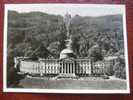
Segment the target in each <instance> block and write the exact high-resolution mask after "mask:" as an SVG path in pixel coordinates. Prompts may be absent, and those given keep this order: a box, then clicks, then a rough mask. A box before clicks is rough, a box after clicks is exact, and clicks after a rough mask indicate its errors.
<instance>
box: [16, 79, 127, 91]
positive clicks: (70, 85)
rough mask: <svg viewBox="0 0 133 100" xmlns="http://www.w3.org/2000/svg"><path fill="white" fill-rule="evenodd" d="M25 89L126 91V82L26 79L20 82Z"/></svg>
mask: <svg viewBox="0 0 133 100" xmlns="http://www.w3.org/2000/svg"><path fill="white" fill-rule="evenodd" d="M19 85H20V86H22V87H23V88H41V89H42V88H43V89H94V90H95V89H99V90H100V89H103V90H110V89H112V90H115V89H126V81H125V80H120V79H102V78H95V77H89V78H86V79H84V80H70V79H61V80H46V79H41V78H25V79H23V80H21V81H20V84H19Z"/></svg>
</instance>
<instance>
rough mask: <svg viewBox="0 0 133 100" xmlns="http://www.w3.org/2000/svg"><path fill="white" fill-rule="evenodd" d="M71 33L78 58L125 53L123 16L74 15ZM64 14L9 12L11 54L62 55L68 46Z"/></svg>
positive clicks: (48, 56) (46, 56) (44, 56)
mask: <svg viewBox="0 0 133 100" xmlns="http://www.w3.org/2000/svg"><path fill="white" fill-rule="evenodd" d="M70 34H71V35H72V39H73V44H72V45H73V50H74V52H75V53H76V54H77V56H78V57H90V56H94V57H95V56H96V57H99V58H102V57H101V56H103V55H108V54H112V55H114V54H120V53H123V35H122V34H123V30H122V16H121V15H108V16H100V17H88V16H84V17H83V16H79V15H76V16H74V17H73V18H72V21H71V25H70ZM65 39H66V27H65V23H64V21H63V16H60V15H50V14H46V13H42V12H30V13H18V12H16V11H9V12H8V56H10V55H13V56H36V57H43V58H58V57H59V53H60V51H61V50H62V49H64V48H65V41H64V40H65Z"/></svg>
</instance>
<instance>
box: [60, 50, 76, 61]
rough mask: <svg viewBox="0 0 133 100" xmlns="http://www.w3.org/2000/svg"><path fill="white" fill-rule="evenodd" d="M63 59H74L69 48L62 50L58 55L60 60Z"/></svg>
mask: <svg viewBox="0 0 133 100" xmlns="http://www.w3.org/2000/svg"><path fill="white" fill-rule="evenodd" d="M65 58H76V56H75V55H74V53H73V50H71V49H69V48H66V49H63V50H62V51H61V53H60V59H65Z"/></svg>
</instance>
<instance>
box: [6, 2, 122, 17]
mask: <svg viewBox="0 0 133 100" xmlns="http://www.w3.org/2000/svg"><path fill="white" fill-rule="evenodd" d="M5 7H6V10H15V11H18V12H20V13H22V12H31V11H40V12H45V13H48V14H55V15H62V16H64V15H65V14H66V13H69V14H71V16H75V15H80V16H103V15H112V14H123V12H124V5H103V4H102V5H94V4H6V6H5Z"/></svg>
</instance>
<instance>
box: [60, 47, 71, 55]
mask: <svg viewBox="0 0 133 100" xmlns="http://www.w3.org/2000/svg"><path fill="white" fill-rule="evenodd" d="M67 53H73V51H72V50H71V49H68V48H66V49H63V50H62V51H61V53H60V54H67Z"/></svg>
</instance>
